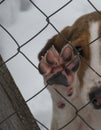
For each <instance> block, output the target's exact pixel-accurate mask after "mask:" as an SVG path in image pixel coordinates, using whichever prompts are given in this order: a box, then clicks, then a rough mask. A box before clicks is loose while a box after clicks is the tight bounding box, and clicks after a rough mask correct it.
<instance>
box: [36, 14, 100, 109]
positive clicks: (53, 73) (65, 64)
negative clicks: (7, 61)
mask: <svg viewBox="0 0 101 130" xmlns="http://www.w3.org/2000/svg"><path fill="white" fill-rule="evenodd" d="M95 19H96V20H95ZM100 27H101V18H100V16H99V15H98V14H96V13H92V14H90V15H87V16H83V17H81V18H80V19H79V20H77V21H76V22H75V23H74V25H73V26H71V27H66V28H65V29H64V30H63V31H62V32H61V34H62V36H65V38H66V39H68V40H70V41H71V43H70V44H68V43H66V41H65V40H64V39H63V37H61V35H56V36H54V37H53V38H52V39H50V40H49V41H48V43H47V44H46V46H45V47H44V48H43V49H42V51H41V52H40V54H39V60H40V64H39V70H40V72H41V74H43V75H44V79H45V81H46V82H47V83H48V84H50V85H51V86H52V85H54V84H55V85H56V86H57V89H58V85H59V86H60V85H61V87H63V86H65V88H66V89H67V90H68V91H69V94H68V95H69V96H70V97H72V96H73V95H74V93H76V95H78V93H77V90H76V89H75V88H78V89H79V92H80V97H81V99H82V102H83V103H84V104H86V103H88V102H89V101H91V105H92V106H93V108H94V109H101V76H100V74H101V59H100V58H101V43H100V42H101V40H100V39H97V40H95V39H96V38H98V36H99V35H100V33H101V29H100ZM52 45H53V46H52ZM63 89H64V88H63ZM67 90H66V91H67ZM74 98H75V97H74Z"/></svg>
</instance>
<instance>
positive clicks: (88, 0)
mask: <svg viewBox="0 0 101 130" xmlns="http://www.w3.org/2000/svg"><path fill="white" fill-rule="evenodd" d="M5 1H6V0H1V1H0V6H2V4H3V2H5ZM29 1H30V3H31V4H32V5H33V7H34V8H36V9H37V10H38V11H39V12H40V13H41V15H43V16H44V17H45V18H46V25H45V26H44V27H43V28H42V29H40V31H39V32H37V33H36V34H35V35H34V36H33V37H31V38H30V39H29V40H28V41H26V42H25V43H23V44H22V45H21V46H20V44H19V43H18V42H17V40H16V39H15V38H14V37H13V35H12V34H11V33H10V32H9V31H8V30H7V29H6V28H5V27H4V26H3V25H1V24H0V27H1V29H2V30H3V31H5V32H6V33H7V35H9V37H11V39H12V40H13V41H14V43H15V44H16V46H17V49H16V50H17V52H16V53H15V54H14V55H13V56H11V57H10V58H9V59H7V60H6V61H4V62H3V63H2V64H1V65H0V67H1V66H2V65H4V64H6V63H7V62H9V61H10V60H12V59H13V58H15V57H16V56H17V55H19V54H21V55H22V56H23V57H24V58H25V59H26V60H27V61H28V62H29V63H30V64H31V65H32V66H33V67H34V68H35V69H36V70H38V67H37V66H36V65H35V64H34V63H33V62H32V61H31V60H30V59H29V58H28V57H27V55H26V54H25V53H23V52H22V51H21V48H23V47H24V46H26V45H28V44H29V43H30V41H32V40H33V39H34V38H36V37H38V36H39V34H40V33H42V32H43V31H44V30H45V29H46V28H47V27H48V26H49V25H50V26H51V27H52V28H53V29H54V30H55V31H56V32H57V34H59V35H60V37H61V38H62V39H63V40H64V41H65V42H67V43H69V44H70V43H71V41H68V39H66V38H65V36H63V35H62V34H60V32H59V30H58V29H57V28H56V27H55V25H54V24H53V23H52V22H51V20H50V18H51V17H52V16H54V15H56V14H57V13H58V12H60V11H61V10H62V9H63V8H65V7H67V6H68V5H69V4H70V3H72V2H73V0H70V1H68V2H67V3H65V4H64V5H63V6H62V7H60V8H58V9H57V10H56V11H54V12H53V13H52V14H51V15H49V16H47V15H46V14H45V12H44V11H43V10H42V9H41V8H39V7H38V6H37V4H35V3H34V2H33V1H32V0H29ZM86 1H87V2H88V4H90V5H91V7H92V8H94V10H95V11H97V12H98V13H99V15H101V12H100V11H99V10H98V9H97V8H96V7H95V6H94V4H93V3H92V2H91V1H90V0H86ZM100 38H101V36H98V37H97V38H96V39H94V40H93V41H91V42H90V43H89V44H88V45H86V46H90V45H91V44H93V43H94V42H95V41H97V40H99V39H100ZM86 46H84V47H86ZM84 47H83V48H82V49H84ZM74 49H75V50H76V48H74ZM76 52H77V53H78V54H79V52H78V51H77V50H76ZM80 57H81V58H82V59H83V61H84V63H85V64H86V65H87V66H88V67H89V68H90V69H91V70H92V71H94V73H96V74H97V75H98V76H99V77H101V75H100V74H99V73H98V72H96V70H95V69H94V68H92V67H91V66H90V65H89V63H87V61H86V59H85V58H84V57H82V56H80ZM47 86H48V84H47V85H46V86H44V88H42V89H41V90H40V91H39V92H38V93H36V94H34V95H33V96H32V97H30V98H29V99H28V100H26V103H28V102H29V101H31V100H33V99H34V98H35V97H36V96H38V95H39V94H40V93H42V92H43V91H44V90H45V89H46V88H47ZM55 91H56V92H57V94H58V95H60V96H61V97H62V98H63V99H64V100H65V101H66V102H67V103H69V104H70V105H71V107H73V108H74V110H75V115H74V117H73V118H72V119H71V120H70V121H69V122H67V123H66V124H64V126H62V127H61V128H60V129H58V130H62V129H63V128H65V127H66V126H68V125H70V124H71V123H72V122H73V121H74V120H75V119H76V118H77V117H79V118H80V120H82V121H83V122H84V123H85V125H86V126H87V127H88V128H89V129H90V130H95V129H94V128H92V126H90V124H88V123H87V121H86V120H85V119H84V118H83V117H82V116H81V115H80V114H79V113H80V111H82V110H83V109H85V107H87V106H88V105H89V104H90V103H91V101H89V102H88V103H87V104H85V105H84V106H82V107H81V108H79V109H78V108H76V106H75V105H73V104H72V102H70V101H69V100H67V98H65V97H64V95H62V93H61V92H59V91H58V90H57V89H55ZM20 109H21V108H20ZM16 113H17V112H16V111H15V112H13V113H11V114H10V115H9V116H7V117H6V118H5V119H3V120H2V121H0V125H1V124H2V123H5V122H6V121H7V120H9V118H11V117H12V116H14V115H15V114H16ZM35 120H36V122H37V123H39V124H40V125H42V126H43V127H44V128H45V129H46V130H49V128H47V127H46V126H45V125H44V124H43V123H42V122H40V121H39V120H37V119H35ZM71 125H72V124H71Z"/></svg>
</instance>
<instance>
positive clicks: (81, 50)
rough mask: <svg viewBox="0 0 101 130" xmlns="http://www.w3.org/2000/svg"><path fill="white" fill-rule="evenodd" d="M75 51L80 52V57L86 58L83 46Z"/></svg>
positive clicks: (77, 47)
mask: <svg viewBox="0 0 101 130" xmlns="http://www.w3.org/2000/svg"><path fill="white" fill-rule="evenodd" d="M75 49H76V51H78V53H79V55H81V56H83V57H84V50H83V48H82V46H76V47H75Z"/></svg>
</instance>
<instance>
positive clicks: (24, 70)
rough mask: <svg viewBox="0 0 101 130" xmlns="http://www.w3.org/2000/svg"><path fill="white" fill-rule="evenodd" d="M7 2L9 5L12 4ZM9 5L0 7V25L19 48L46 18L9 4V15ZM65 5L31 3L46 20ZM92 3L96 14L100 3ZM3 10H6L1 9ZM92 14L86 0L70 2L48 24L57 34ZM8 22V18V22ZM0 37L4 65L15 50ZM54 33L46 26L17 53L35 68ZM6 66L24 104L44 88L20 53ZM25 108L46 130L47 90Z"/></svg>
mask: <svg viewBox="0 0 101 130" xmlns="http://www.w3.org/2000/svg"><path fill="white" fill-rule="evenodd" d="M8 1H9V2H10V3H11V2H12V0H8ZM15 1H17V0H15ZM9 2H8V3H6V5H3V4H2V5H0V10H1V11H2V12H4V14H2V12H1V13H0V21H1V23H2V24H3V25H4V26H5V27H6V29H7V30H8V31H9V32H10V33H11V34H12V35H13V36H14V38H15V39H16V40H17V42H18V43H19V45H20V46H21V45H23V44H24V43H25V42H26V41H28V40H29V39H30V38H31V37H33V36H35V35H36V34H37V33H38V32H39V31H40V30H42V29H43V28H44V27H45V26H46V25H47V22H46V17H45V16H44V15H42V13H41V12H39V11H38V10H37V9H36V8H35V7H34V6H32V7H31V9H30V10H28V11H26V12H19V10H17V7H16V6H15V5H14V4H15V3H13V4H11V5H12V6H14V8H13V11H11V10H10V9H11V7H10V9H9V7H8V4H9V5H10V3H9ZM67 2H69V0H51V1H49V0H44V1H43V0H35V4H36V5H37V6H38V7H39V8H40V9H41V10H43V12H44V13H45V14H46V15H47V16H50V15H51V14H52V13H53V12H55V11H56V10H58V9H59V8H60V7H61V6H63V5H64V4H65V3H67ZM92 2H93V4H94V5H95V6H96V8H97V9H99V10H100V8H101V7H100V4H101V2H100V1H99V0H92ZM11 5H10V6H11ZM6 6H7V8H4V7H6ZM18 7H19V4H18ZM14 9H15V10H14ZM92 11H94V9H93V8H92V7H91V5H90V4H89V3H88V1H87V0H73V1H72V2H71V3H70V4H69V5H67V6H66V7H65V8H63V9H62V10H61V11H59V12H58V13H56V14H55V15H53V16H51V17H50V21H51V23H52V24H53V25H54V26H55V27H56V28H57V29H58V30H59V31H60V30H61V29H63V28H64V27H65V26H68V25H69V26H70V25H72V24H73V22H74V21H75V20H76V19H77V18H78V17H79V16H81V15H83V14H86V13H89V12H92ZM12 15H13V16H12ZM6 16H7V17H6ZM16 17H17V18H16ZM10 18H12V20H11V19H10ZM15 21H16V22H15ZM9 23H10V24H9ZM12 23H13V24H12ZM8 25H9V26H8ZM0 33H1V36H0V41H1V42H0V52H1V55H2V57H3V59H4V61H6V60H7V59H8V58H10V57H11V56H13V55H14V54H16V53H17V47H18V46H17V45H16V43H15V42H14V41H13V40H12V39H11V38H10V37H9V36H8V34H7V33H6V32H4V30H3V29H0ZM56 33H57V32H56V31H55V30H54V28H53V27H51V25H48V26H47V28H46V29H45V30H43V31H42V33H40V34H39V35H38V36H37V37H35V38H34V39H33V40H31V41H30V42H29V43H27V44H26V45H25V46H22V47H21V48H20V51H21V52H23V53H24V54H25V55H26V56H27V57H28V58H29V59H30V60H31V62H32V63H34V64H35V65H36V66H38V59H37V55H38V53H39V51H40V50H41V49H42V47H44V45H45V43H46V42H47V40H48V39H50V38H51V37H52V36H53V35H55V34H56ZM6 64H7V66H8V68H9V70H10V72H11V74H12V76H13V78H14V80H15V82H16V84H17V86H18V87H19V89H20V91H21V93H22V95H23V97H24V99H25V100H28V99H29V98H30V97H32V96H33V95H35V94H36V93H37V92H39V91H40V90H41V89H42V88H44V83H43V78H42V76H41V75H40V74H39V72H38V70H37V69H35V67H34V66H33V65H31V63H29V61H28V60H27V59H26V58H25V57H24V56H23V55H22V54H21V53H19V54H17V56H16V57H14V58H13V59H12V60H10V61H9V62H7V63H6ZM27 104H28V106H29V108H30V110H31V112H32V113H33V115H34V117H35V118H36V119H38V120H39V121H40V122H42V123H43V124H44V125H45V126H46V127H48V128H50V122H51V115H52V102H51V97H50V94H49V92H48V91H47V89H45V90H44V91H43V92H41V93H40V94H39V95H37V96H36V97H35V98H33V99H32V100H30V101H29V102H28V103H27ZM40 128H41V130H45V128H43V127H42V126H40Z"/></svg>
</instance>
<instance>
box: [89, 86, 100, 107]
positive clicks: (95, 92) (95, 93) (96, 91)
mask: <svg viewBox="0 0 101 130" xmlns="http://www.w3.org/2000/svg"><path fill="white" fill-rule="evenodd" d="M89 99H90V101H91V102H92V104H93V106H94V108H95V109H101V87H94V88H93V89H92V90H91V92H90V93H89Z"/></svg>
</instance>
